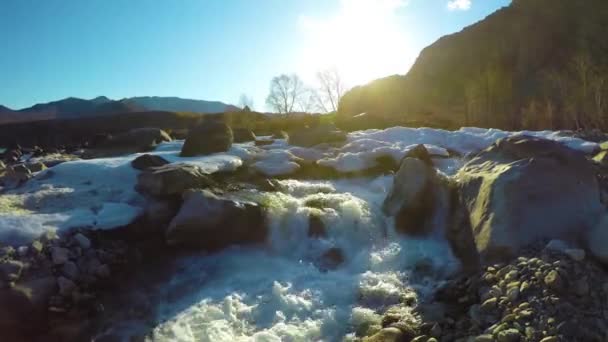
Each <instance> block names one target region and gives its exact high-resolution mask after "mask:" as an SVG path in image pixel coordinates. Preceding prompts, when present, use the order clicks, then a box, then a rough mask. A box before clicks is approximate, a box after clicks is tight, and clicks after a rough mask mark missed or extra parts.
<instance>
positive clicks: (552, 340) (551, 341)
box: [540, 336, 559, 342]
mask: <svg viewBox="0 0 608 342" xmlns="http://www.w3.org/2000/svg"><path fill="white" fill-rule="evenodd" d="M558 341H559V339H558V338H557V336H547V337H545V338H543V339H542V340H540V342H558Z"/></svg>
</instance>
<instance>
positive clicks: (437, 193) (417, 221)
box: [382, 158, 449, 236]
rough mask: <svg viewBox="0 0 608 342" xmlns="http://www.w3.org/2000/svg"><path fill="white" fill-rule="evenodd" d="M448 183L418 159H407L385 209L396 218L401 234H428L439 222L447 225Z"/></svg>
mask: <svg viewBox="0 0 608 342" xmlns="http://www.w3.org/2000/svg"><path fill="white" fill-rule="evenodd" d="M448 203H449V190H448V182H447V180H446V179H444V177H442V176H441V175H439V174H438V173H437V171H436V170H435V168H433V167H432V166H429V165H427V164H426V163H425V162H424V161H422V160H420V159H416V158H404V159H403V160H402V162H401V166H400V168H399V171H398V172H397V174H395V178H394V181H393V187H392V189H391V191H390V192H389V194H388V195H387V197H386V199H385V200H384V203H383V204H382V210H383V211H384V213H385V214H386V215H388V216H395V229H397V231H399V232H400V233H403V234H407V235H412V236H420V235H425V234H428V233H429V232H430V231H432V230H433V229H434V227H436V226H437V225H438V224H439V222H446V221H445V220H446V219H447V214H448V208H449V204H448Z"/></svg>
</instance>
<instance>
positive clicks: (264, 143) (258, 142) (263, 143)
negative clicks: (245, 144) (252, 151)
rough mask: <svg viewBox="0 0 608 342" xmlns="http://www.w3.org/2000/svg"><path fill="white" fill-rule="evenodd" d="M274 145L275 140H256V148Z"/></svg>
mask: <svg viewBox="0 0 608 342" xmlns="http://www.w3.org/2000/svg"><path fill="white" fill-rule="evenodd" d="M272 144H274V139H256V140H255V146H267V145H272Z"/></svg>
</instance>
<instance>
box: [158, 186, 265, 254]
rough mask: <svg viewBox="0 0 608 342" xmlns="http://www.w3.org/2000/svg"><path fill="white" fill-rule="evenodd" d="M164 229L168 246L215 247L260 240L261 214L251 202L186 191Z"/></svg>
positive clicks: (260, 209) (261, 232)
mask: <svg viewBox="0 0 608 342" xmlns="http://www.w3.org/2000/svg"><path fill="white" fill-rule="evenodd" d="M183 198H184V202H183V204H182V207H181V208H180V210H179V212H178V214H177V216H175V217H174V218H173V220H172V221H171V223H170V224H169V228H168V229H167V231H166V240H167V242H168V243H169V244H170V245H185V246H191V247H198V248H203V249H206V250H218V249H222V248H225V247H228V246H230V245H233V244H245V243H259V242H263V241H264V240H265V239H266V237H267V235H268V228H267V227H266V224H265V220H264V213H263V210H262V208H261V207H260V206H258V205H257V204H255V203H250V202H243V201H235V200H230V199H226V198H221V197H218V196H216V195H214V194H213V193H211V192H210V191H207V190H188V191H186V192H185V193H184V196H183Z"/></svg>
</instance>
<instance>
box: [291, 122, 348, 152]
mask: <svg viewBox="0 0 608 342" xmlns="http://www.w3.org/2000/svg"><path fill="white" fill-rule="evenodd" d="M288 141H289V144H290V145H296V146H302V147H312V146H316V145H319V144H332V143H343V142H345V141H346V133H344V132H342V131H340V130H338V129H336V128H334V127H332V126H329V125H327V126H318V127H315V128H307V129H301V130H297V131H294V132H291V134H290V135H289V138H288Z"/></svg>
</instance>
